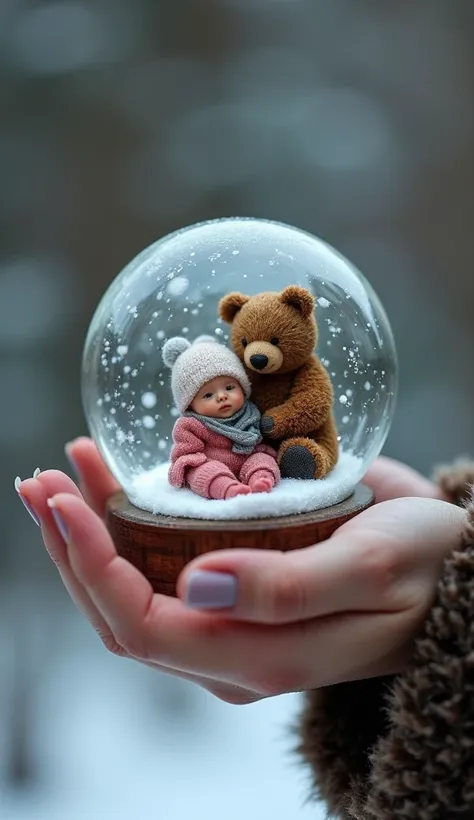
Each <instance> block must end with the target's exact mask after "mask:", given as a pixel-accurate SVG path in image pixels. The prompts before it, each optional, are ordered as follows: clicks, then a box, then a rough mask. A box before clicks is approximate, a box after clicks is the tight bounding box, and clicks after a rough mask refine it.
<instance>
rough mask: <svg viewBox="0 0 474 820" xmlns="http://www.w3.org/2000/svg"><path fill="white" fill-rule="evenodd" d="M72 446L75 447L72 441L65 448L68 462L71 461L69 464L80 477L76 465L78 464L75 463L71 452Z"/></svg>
mask: <svg viewBox="0 0 474 820" xmlns="http://www.w3.org/2000/svg"><path fill="white" fill-rule="evenodd" d="M72 445H73V442H72V441H68V443H67V444H66V445H65V447H64V452H65V454H66V458H67V460H68V461H69V464H70V465H71V467H72V469H73V470H74V472H75V473H76V475H78V474H79V470H78V469H77V464H76V462H75V461H74V457H73V455H72V452H71V450H72Z"/></svg>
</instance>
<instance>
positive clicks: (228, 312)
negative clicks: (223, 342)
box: [219, 293, 250, 325]
mask: <svg viewBox="0 0 474 820" xmlns="http://www.w3.org/2000/svg"><path fill="white" fill-rule="evenodd" d="M249 299H250V296H244V294H243V293H228V294H227V296H223V298H222V299H221V301H220V302H219V316H220V317H221V319H223V320H224V322H227V324H229V325H231V324H232V322H233V321H234V319H235V317H236V316H237V314H238V312H239V310H240V309H241V308H243V306H244V305H245V304H247V302H248V301H249Z"/></svg>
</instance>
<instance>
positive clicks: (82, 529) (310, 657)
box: [18, 439, 465, 703]
mask: <svg viewBox="0 0 474 820" xmlns="http://www.w3.org/2000/svg"><path fill="white" fill-rule="evenodd" d="M69 454H70V456H71V458H72V460H73V462H74V463H75V465H76V468H77V471H78V474H79V476H80V484H81V489H82V493H81V491H80V490H79V488H78V487H77V486H76V485H75V484H74V482H73V481H71V479H70V478H68V477H67V476H66V475H65V474H63V473H60V472H58V471H54V470H52V471H47V472H44V473H41V474H40V475H39V476H37V477H36V478H32V479H27V480H26V481H23V482H22V483H21V484H20V485H19V488H18V489H19V492H20V495H21V497H22V499H23V500H25V501H26V502H27V504H28V505H29V506H30V509H31V510H32V511H33V512H34V513H35V515H36V516H37V518H38V520H39V521H40V523H41V526H42V532H43V538H44V541H45V545H46V547H47V549H48V551H49V554H50V555H51V557H52V559H53V561H55V563H56V564H57V566H58V569H59V572H60V574H61V577H62V579H63V582H64V584H65V586H66V587H67V589H68V591H69V593H70V595H71V597H72V599H73V600H74V602H75V603H76V605H77V606H78V607H79V608H80V609H81V610H82V611H83V612H84V614H85V615H86V617H87V618H88V619H89V621H90V622H91V624H92V625H93V626H94V628H95V629H96V631H97V632H98V633H99V635H100V636H101V638H102V640H103V642H104V644H105V646H106V647H107V648H108V649H109V650H110V651H112V652H114V653H115V654H117V655H123V656H125V657H128V658H133V659H135V660H139V661H141V662H143V663H146V664H147V665H149V666H153V667H154V668H158V669H161V670H162V671H165V672H167V673H169V674H173V675H178V676H180V677H183V678H186V679H189V680H192V681H194V682H196V683H198V684H199V685H201V686H203V687H204V688H206V689H207V690H208V691H210V692H211V693H213V694H214V695H216V696H217V697H219V698H220V699H222V700H225V701H227V702H230V703H248V702H251V701H255V700H258V699H259V698H262V697H267V696H271V695H277V694H282V693H284V692H291V691H301V690H305V689H313V688H318V687H321V686H325V685H330V684H334V683H337V682H340V681H343V680H355V679H360V678H368V677H375V676H378V675H385V674H390V673H394V672H397V671H400V670H401V669H403V667H404V665H405V664H406V662H407V660H408V659H409V657H410V653H411V649H412V645H413V640H414V638H415V637H416V635H417V633H418V631H419V629H420V627H421V625H422V623H423V621H424V619H425V617H426V615H427V613H428V610H429V608H430V606H431V604H432V602H433V599H434V596H435V592H436V586H437V582H438V579H439V577H440V574H441V571H442V566H443V561H444V559H445V557H446V556H447V555H448V554H449V553H450V552H451V551H452V550H453V549H455V548H456V546H457V545H458V544H459V543H460V538H461V532H462V529H463V526H464V523H465V513H464V511H463V510H462V509H460V508H457V507H455V506H453V505H451V504H449V503H447V502H446V501H443V500H442V499H441V498H440V491H439V490H438V488H437V487H436V485H434V484H432V483H431V482H429V481H427V480H425V479H424V478H422V477H421V476H420V475H418V474H417V473H415V472H414V471H412V470H410V469H409V468H408V467H405V466H404V465H401V464H398V463H397V462H393V461H391V460H389V459H383V458H382V459H378V461H377V462H375V464H374V465H373V466H372V467H371V469H370V470H369V472H368V474H367V476H366V478H365V479H364V481H365V482H366V483H367V484H369V485H370V486H371V487H372V488H373V489H374V490H375V493H376V497H377V501H378V502H379V503H377V504H376V505H375V506H374V507H372V508H370V509H368V510H366V511H365V512H363V513H361V514H360V515H358V516H357V517H356V518H354V519H352V520H351V521H349V522H347V523H346V524H344V525H343V526H342V527H340V528H339V530H337V532H336V533H335V534H334V535H333V536H332V537H331V538H329V539H328V540H327V541H325V542H323V543H320V544H318V545H315V546H313V547H308V548H305V549H299V550H293V551H291V552H287V553H282V552H278V551H263V550H241V549H227V550H223V551H219V552H212V553H207V554H206V555H202V556H200V557H199V558H197V559H195V560H194V561H192V562H191V563H190V564H189V565H188V566H187V567H186V568H185V570H184V571H183V573H182V574H181V576H180V578H179V581H178V585H177V593H178V597H177V598H171V597H167V596H162V595H157V594H154V593H153V590H152V588H151V586H150V584H149V582H148V581H147V580H146V578H144V576H143V575H142V574H141V573H140V572H139V571H138V570H137V569H136V568H135V567H133V566H132V565H131V564H130V563H129V562H127V561H126V560H125V559H123V558H121V557H119V556H118V555H117V553H116V550H115V547H114V545H113V543H112V540H111V538H110V536H109V534H108V531H107V529H106V527H105V524H104V523H103V520H102V517H103V513H104V509H105V504H106V501H107V498H108V497H109V496H110V495H111V494H112V493H113V492H114V491H115V490H116V489H117V488H118V487H117V484H116V482H115V480H114V479H113V478H112V477H111V475H110V473H109V472H108V470H107V468H106V467H105V465H104V463H103V462H102V460H101V458H100V456H99V453H98V451H97V449H96V447H95V445H94V444H93V443H92V441H90V439H78V440H77V441H75V442H74V443H73V444H71V445H70V446H69ZM403 496H410V497H406V498H405V497H403Z"/></svg>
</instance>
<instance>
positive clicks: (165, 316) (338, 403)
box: [82, 218, 397, 518]
mask: <svg viewBox="0 0 474 820" xmlns="http://www.w3.org/2000/svg"><path fill="white" fill-rule="evenodd" d="M295 284H296V285H300V286H302V287H305V288H307V289H308V290H309V291H311V293H312V294H313V295H314V298H315V302H316V307H315V316H316V321H317V325H318V343H317V349H316V354H317V356H318V357H319V358H320V359H321V361H322V363H323V365H324V366H325V368H326V370H327V372H328V374H329V376H330V379H331V382H332V385H333V389H334V417H335V421H336V426H337V429H338V435H339V445H340V452H339V461H338V464H337V465H336V467H335V468H334V470H333V471H332V473H330V474H329V475H328V476H327V477H326V478H325V479H323V480H321V481H296V480H295V479H293V480H291V479H286V482H282V484H285V483H286V485H287V490H288V493H289V495H288V498H287V499H286V500H285V499H283V495H282V493H283V490H282V489H281V488H280V486H279V487H277V488H276V489H275V490H274V491H273V493H274V494H275V495H276V493H277V492H278V493H279V494H280V496H281V498H280V504H279V512H278V514H280V515H283V514H289V513H292V512H300V511H303V510H307V509H317V508H318V507H323V506H327V505H328V504H332V503H337V502H339V501H342V500H343V499H344V498H347V497H348V496H349V495H350V494H351V493H352V491H353V489H354V487H355V485H356V484H357V482H358V481H359V480H360V479H361V478H362V476H363V475H364V473H365V472H366V470H367V468H368V466H369V464H370V463H371V461H372V460H373V459H374V458H375V457H376V456H377V455H378V453H379V452H380V450H381V448H382V446H383V444H384V441H385V439H386V436H387V433H388V430H389V427H390V423H391V420H392V417H393V412H394V405H395V398H396V390H397V359H396V352H395V346H394V341H393V336H392V332H391V329H390V325H389V322H388V319H387V316H386V314H385V311H384V309H383V307H382V305H381V303H380V301H379V299H378V298H377V296H376V294H375V292H374V290H373V289H372V287H371V285H370V284H369V283H368V282H367V280H366V279H365V278H364V277H363V276H362V274H361V273H360V272H359V271H358V270H357V269H356V268H355V267H354V266H353V265H352V264H351V263H350V262H349V261H348V260H347V259H345V258H344V257H343V256H341V254H339V253H338V252H337V251H336V250H334V248H332V247H330V246H329V245H327V244H326V243H325V242H323V241H321V240H320V239H317V238H316V237H314V236H312V235H311V234H309V233H307V232H305V231H302V230H299V229H297V228H294V227H290V226H288V225H284V224H281V223H277V222H271V221H267V220H261V219H252V218H232V219H217V220H212V221H209V222H203V223H200V224H197V225H192V226H190V227H186V228H183V229H181V230H179V231H176V232H175V233H172V234H170V235H169V236H165V237H164V238H163V239H160V240H158V241H157V242H155V243H154V244H152V245H150V246H149V247H148V248H146V249H145V250H143V251H142V252H141V253H140V254H139V255H138V256H136V257H135V259H133V260H132V261H131V262H130V263H129V264H128V265H127V266H126V267H125V268H124V270H123V271H122V272H121V273H120V274H119V275H118V277H117V278H116V279H115V280H114V281H113V282H112V284H111V286H110V287H109V289H108V291H107V292H106V293H105V295H104V297H103V298H102V300H101V302H100V304H99V306H98V308H97V310H96V313H95V315H94V317H93V319H92V322H91V325H90V329H89V332H88V335H87V340H86V344H85V349H84V357H83V378H82V393H83V402H84V409H85V413H86V418H87V420H88V424H89V428H90V432H91V435H92V437H93V439H94V440H95V442H96V443H97V445H98V447H99V450H100V452H101V454H102V456H103V458H104V460H105V462H106V463H107V465H108V467H109V469H110V470H111V472H112V473H113V475H114V476H115V478H116V479H117V480H118V482H119V483H120V485H121V486H122V488H123V489H124V491H125V493H126V494H127V496H128V498H129V499H130V501H131V502H132V503H134V504H135V505H136V506H138V507H140V508H142V509H146V510H149V511H151V512H155V513H164V514H173V515H179V514H180V513H179V509H180V504H181V502H182V498H180V496H179V494H180V493H187V494H188V496H189V495H191V493H190V491H188V490H175V489H173V488H170V487H169V485H168V484H167V469H168V462H169V457H170V450H171V445H172V430H173V425H174V424H175V422H176V419H177V417H178V415H179V414H178V410H177V409H176V407H175V406H174V402H173V396H172V393H171V379H170V375H171V374H170V371H169V370H168V369H167V368H166V367H165V365H164V364H163V359H162V347H163V344H164V342H165V341H166V340H167V339H168V338H170V337H172V336H184V337H186V338H188V339H189V340H190V341H192V340H193V339H195V338H196V337H198V336H200V335H210V334H213V335H215V336H216V338H217V340H218V341H221V342H222V343H223V344H228V342H229V331H230V327H229V325H226V324H225V323H224V322H223V321H222V320H221V319H220V318H218V312H217V306H218V302H219V300H220V299H221V297H222V296H224V295H225V294H226V293H229V292H230V291H241V292H243V293H246V294H247V295H250V296H251V295H253V294H257V293H260V292H262V291H280V290H283V289H284V288H285V287H287V286H288V285H295ZM290 485H291V487H290ZM318 485H320V486H318ZM325 485H327V486H328V487H329V488H330V492H329V493H327V492H326V493H325V492H323V488H324V486H325ZM273 493H270V494H268V496H269V497H270V496H272V495H273ZM303 496H304V497H305V499H306V500H305V503H304V504H303V505H302V502H301V498H303ZM252 499H253V500H252ZM188 500H189V499H188ZM201 501H202V500H201ZM234 501H236V500H235V499H233V500H231V501H229V502H227V501H226V502H221V501H218V502H216V501H212V502H209V501H208V502H206V503H207V505H211V506H212V507H213V510H212V514H211V511H210V508H209V510H208V513H205V512H202V511H201V512H200V511H199V510H201V508H199V510H197V509H194V510H193V509H192V504H191V507H189V509H188V508H187V507H186V504H183V505H182V506H183V512H182V515H184V516H186V515H191V516H193V517H196V516H197V517H208V514H209V517H210V518H212V517H214V516H215V517H226V516H227V515H228V516H229V517H232V518H235V517H257V516H259V515H260V516H261V515H268V514H271V511H270V506H271V503H272V502H269V501H268V500H266V499H263V498H262V497H261V496H260V497H259V498H256V497H255V496H245V497H241V498H240V499H239V500H238V501H239V503H240V507H239V508H237V507H236V505H235V503H234ZM247 503H248V504H250V506H249V507H248V508H246V507H245V504H247ZM173 504H174V506H173ZM252 504H253V507H252V506H251V505H252ZM216 505H217V506H216ZM226 505H228V506H227V507H226ZM188 506H189V505H188ZM226 509H227V510H228V513H226V511H225V510H226ZM231 512H232V515H230V513H231Z"/></svg>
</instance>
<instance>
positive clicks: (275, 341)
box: [270, 336, 280, 345]
mask: <svg viewBox="0 0 474 820" xmlns="http://www.w3.org/2000/svg"><path fill="white" fill-rule="evenodd" d="M270 344H271V345H279V344H280V339H279V338H278V337H277V336H272V338H271V339H270Z"/></svg>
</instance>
